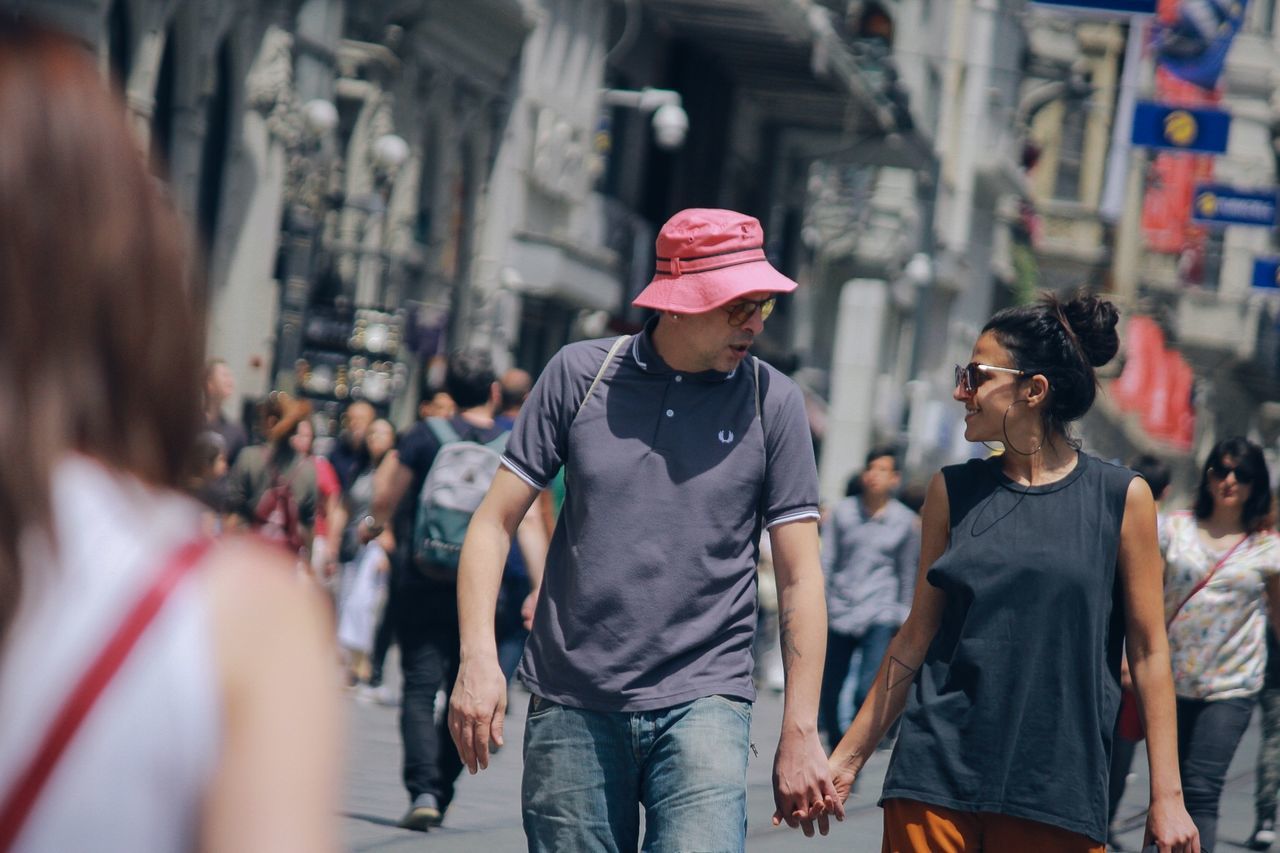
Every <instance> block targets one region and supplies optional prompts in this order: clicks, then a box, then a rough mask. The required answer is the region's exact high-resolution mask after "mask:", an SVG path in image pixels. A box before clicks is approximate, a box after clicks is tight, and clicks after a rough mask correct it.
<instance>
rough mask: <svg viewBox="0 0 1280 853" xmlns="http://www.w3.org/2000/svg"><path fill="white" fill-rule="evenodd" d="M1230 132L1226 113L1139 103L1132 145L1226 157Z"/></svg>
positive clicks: (1229, 121) (1228, 114) (1134, 111)
mask: <svg viewBox="0 0 1280 853" xmlns="http://www.w3.org/2000/svg"><path fill="white" fill-rule="evenodd" d="M1230 130H1231V113H1228V112H1224V111H1222V110H1215V109H1207V108H1203V107H1196V108H1191V107H1175V106H1170V105H1169V104H1158V103H1155V102H1154V101H1139V102H1138V103H1137V105H1136V106H1135V107H1134V108H1133V134H1132V136H1131V137H1130V140H1129V141H1130V142H1132V143H1133V144H1134V145H1141V146H1146V147H1148V148H1172V149H1174V150H1177V151H1200V152H1203V153H1207V154H1222V153H1225V152H1226V150H1227V134H1228V133H1229V132H1230Z"/></svg>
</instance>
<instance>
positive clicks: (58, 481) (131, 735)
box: [0, 457, 222, 853]
mask: <svg viewBox="0 0 1280 853" xmlns="http://www.w3.org/2000/svg"><path fill="white" fill-rule="evenodd" d="M52 504H53V521H54V530H55V541H56V542H57V549H56V556H55V552H54V551H53V550H51V549H50V548H49V547H48V546H47V543H36V542H34V541H30V539H34V537H31V538H30V539H29V540H28V541H25V542H24V543H23V557H22V559H23V570H24V571H23V574H24V583H25V588H24V590H23V598H22V604H21V606H20V608H19V610H18V616H17V619H16V621H15V623H14V625H13V628H12V630H11V632H10V635H9V637H8V640H7V642H6V644H5V647H4V652H3V658H0V797H2V796H5V793H6V792H8V791H9V790H10V789H11V788H12V785H13V782H14V778H15V776H16V775H17V774H18V773H19V772H21V770H22V769H24V768H25V767H26V766H27V762H28V761H29V760H30V757H31V755H32V753H33V752H34V751H35V749H36V748H37V746H38V744H39V743H40V741H41V739H42V738H43V737H44V735H45V732H46V731H47V728H48V724H49V722H50V720H51V718H52V717H53V716H54V715H55V714H56V713H57V712H58V711H59V710H60V709H61V708H62V705H63V702H64V699H65V697H66V696H67V694H68V693H69V692H70V691H71V689H72V687H73V685H74V684H75V682H77V681H78V680H79V678H80V677H81V675H82V674H83V673H84V671H85V669H86V668H87V667H88V665H89V662H90V661H91V660H92V658H93V656H94V655H95V654H97V653H98V652H99V651H100V649H101V647H102V645H103V644H104V643H105V642H106V641H107V639H108V638H109V637H111V636H112V635H113V634H114V632H115V631H116V629H117V628H118V627H119V625H120V623H121V621H122V620H123V618H124V616H125V614H126V613H127V612H128V610H129V609H130V608H131V607H132V606H133V604H134V603H136V601H137V600H138V597H139V596H140V595H141V594H142V592H143V591H144V590H145V589H146V587H147V585H148V584H149V582H150V581H151V580H152V579H153V578H154V577H155V574H156V572H158V571H159V570H160V569H161V568H163V566H164V563H165V561H166V559H167V558H168V557H169V555H170V554H172V552H173V551H174V550H175V549H176V548H177V547H179V546H180V545H181V544H182V543H184V542H187V541H189V540H190V539H191V538H192V537H194V536H195V535H196V533H197V531H198V529H199V509H198V507H197V506H196V505H195V504H194V503H193V502H190V501H188V500H187V499H185V498H183V497H180V496H178V495H175V494H172V493H167V492H157V491H154V490H151V489H148V488H146V487H144V486H142V485H141V484H139V483H138V482H137V481H135V480H132V479H130V478H127V477H122V476H119V475H117V474H114V473H112V472H110V471H109V470H108V469H107V468H105V467H104V466H102V465H101V464H99V463H97V462H93V461H90V460H88V459H86V458H85V457H71V458H68V459H67V460H65V461H63V462H62V463H60V464H59V465H58V467H57V470H56V472H55V475H54V478H53V492H52ZM221 729H222V720H221V711H220V708H219V695H218V686H217V672H216V669H215V662H214V650H213V641H212V634H211V628H210V618H209V613H208V604H207V601H206V597H205V593H204V584H203V583H202V582H201V573H200V572H199V571H196V572H193V573H192V574H190V575H188V576H187V578H186V579H185V580H183V581H182V582H181V584H180V586H179V587H178V588H177V589H175V590H174V591H173V593H172V594H171V595H170V597H169V599H168V601H167V602H166V603H165V605H164V608H163V609H162V610H161V611H160V612H159V613H158V614H157V616H156V618H155V620H154V621H153V622H152V623H151V625H150V626H149V627H148V628H147V630H146V632H145V633H144V634H143V635H142V637H141V638H140V640H139V641H138V643H137V645H136V646H134V648H133V651H132V652H131V654H130V655H129V658H128V659H127V660H126V661H125V663H124V665H123V666H122V667H121V669H120V671H119V672H118V673H117V675H116V677H115V679H114V680H113V681H112V682H111V684H110V685H108V687H107V688H106V690H104V691H103V693H102V695H101V696H100V698H99V699H98V702H97V704H96V705H95V706H94V707H93V710H92V711H91V712H90V714H89V716H88V717H87V718H86V719H85V721H84V723H83V724H82V726H81V728H80V729H79V731H78V733H77V734H76V736H75V737H74V739H73V740H72V741H71V742H70V743H69V744H68V746H67V749H66V751H65V752H64V753H63V755H62V758H61V760H60V762H59V763H58V765H57V768H56V769H55V770H54V772H53V775H52V776H50V778H49V781H48V784H47V785H46V786H45V788H44V791H43V793H42V794H41V796H40V799H39V800H38V801H37V803H36V805H35V807H34V809H33V810H32V811H31V813H30V816H29V818H28V820H27V823H26V825H25V827H24V829H23V830H22V834H21V835H20V836H19V837H18V841H17V846H16V850H18V851H24V853H34V851H40V852H41V853H43V852H44V851H51V852H52V851H58V853H61V852H62V851H71V850H94V851H101V853H107V852H108V851H121V853H124V852H125V851H128V853H137V851H148V853H164V851H180V850H193V849H195V847H196V846H197V844H196V842H197V839H198V838H199V820H200V808H201V804H202V801H203V798H204V794H205V791H206V789H207V787H208V784H209V781H210V779H211V776H212V773H213V770H214V765H215V761H216V757H217V753H218V745H219V740H220V737H221Z"/></svg>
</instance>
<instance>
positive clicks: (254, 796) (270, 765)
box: [200, 539, 342, 853]
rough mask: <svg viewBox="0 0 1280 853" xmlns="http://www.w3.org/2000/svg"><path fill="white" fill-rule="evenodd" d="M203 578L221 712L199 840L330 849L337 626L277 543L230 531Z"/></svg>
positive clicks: (336, 741) (236, 849) (333, 846)
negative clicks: (217, 746)
mask: <svg viewBox="0 0 1280 853" xmlns="http://www.w3.org/2000/svg"><path fill="white" fill-rule="evenodd" d="M207 585H208V586H207V588H208V593H209V600H210V613H211V619H212V625H213V640H214V651H215V654H216V658H217V676H218V681H219V686H220V688H221V689H220V697H221V701H222V719H223V721H224V725H223V732H222V743H221V745H220V750H219V754H218V765H217V768H216V770H215V775H214V778H213V781H212V785H211V787H210V790H209V792H208V795H207V797H206V801H205V807H204V814H203V821H202V826H201V833H202V838H201V844H200V849H202V850H205V851H210V853H258V851H261V853H292V851H297V853H311V852H312V851H315V853H330V851H336V850H337V849H338V847H337V842H338V826H337V820H336V818H335V815H336V814H337V810H338V808H339V807H340V805H341V781H340V776H341V771H340V764H341V761H340V756H341V753H342V747H341V743H342V726H341V723H340V720H341V715H340V703H339V693H338V682H337V670H336V668H335V665H334V661H335V660H336V655H335V649H334V648H333V636H334V630H333V625H332V622H331V620H330V619H329V617H328V613H327V610H326V608H325V607H324V605H323V604H322V602H321V599H320V596H319V593H318V592H317V591H316V589H315V587H314V586H312V585H311V584H308V583H303V582H300V581H299V580H298V579H297V576H296V575H295V574H294V572H293V564H292V562H291V561H290V560H289V559H288V558H287V557H286V556H285V555H284V554H283V553H281V552H278V551H277V550H276V549H274V548H270V547H267V546H264V545H262V544H259V543H257V542H253V541H250V540H247V539H233V540H228V541H227V542H226V543H225V544H223V545H220V546H219V547H218V550H217V551H216V552H215V554H214V555H213V556H212V557H211V558H210V566H209V573H208V576H207Z"/></svg>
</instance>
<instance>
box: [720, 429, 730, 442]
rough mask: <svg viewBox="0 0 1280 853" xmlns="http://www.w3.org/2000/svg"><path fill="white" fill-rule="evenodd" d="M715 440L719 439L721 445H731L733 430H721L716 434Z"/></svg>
mask: <svg viewBox="0 0 1280 853" xmlns="http://www.w3.org/2000/svg"><path fill="white" fill-rule="evenodd" d="M716 438H718V439H720V443H721V444H733V430H731V429H722V430H720V431H719V432H718V433H716Z"/></svg>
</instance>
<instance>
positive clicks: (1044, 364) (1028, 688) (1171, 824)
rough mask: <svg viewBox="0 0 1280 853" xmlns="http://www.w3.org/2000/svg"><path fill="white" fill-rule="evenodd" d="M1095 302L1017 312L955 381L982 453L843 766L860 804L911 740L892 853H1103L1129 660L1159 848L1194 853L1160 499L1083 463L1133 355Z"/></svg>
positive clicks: (1103, 466) (948, 509)
mask: <svg viewBox="0 0 1280 853" xmlns="http://www.w3.org/2000/svg"><path fill="white" fill-rule="evenodd" d="M1117 320H1118V315H1117V312H1116V309H1115V307H1114V306H1113V305H1112V304H1111V303H1109V302H1107V301H1105V300H1102V299H1099V298H1097V297H1094V296H1090V295H1087V294H1086V295H1079V296H1076V297H1075V298H1073V299H1070V300H1069V301H1066V302H1060V301H1059V300H1058V299H1056V298H1054V297H1053V296H1045V297H1044V298H1043V299H1041V300H1040V301H1038V302H1036V303H1034V304H1030V305H1023V306H1018V307H1014V308H1008V309H1005V310H1003V311H1001V312H999V313H998V314H996V315H995V316H994V317H992V318H991V320H990V321H988V323H987V324H986V326H985V327H984V328H983V330H982V334H981V336H980V337H979V338H978V341H977V343H976V344H975V345H974V347H973V354H972V357H971V361H970V362H969V363H968V364H966V365H964V366H963V367H961V366H957V367H956V373H955V375H956V387H955V392H954V397H955V399H956V401H958V402H960V403H963V404H964V406H965V411H966V414H965V419H964V423H965V427H964V429H965V438H966V439H968V440H969V441H974V442H988V441H999V442H1001V443H1003V445H1004V448H1005V452H1004V453H1003V454H1001V455H999V456H997V457H993V458H989V459H982V460H979V459H971V460H970V461H968V462H967V463H965V464H963V465H952V466H948V467H946V468H943V469H942V471H941V472H940V473H938V474H937V475H935V476H934V478H933V480H932V482H931V483H930V484H929V490H928V496H927V498H926V500H925V504H924V511H923V522H922V523H923V533H922V537H923V538H922V549H921V554H920V577H919V582H918V583H917V584H916V591H915V598H914V601H913V603H912V608H911V613H910V616H909V617H908V618H907V621H906V622H905V624H903V626H902V628H901V630H899V632H898V633H897V635H896V636H895V637H894V639H893V640H892V642H891V643H890V644H889V649H888V652H887V653H886V655H885V659H884V662H883V663H882V664H881V666H880V670H879V673H878V675H877V678H876V682H875V685H874V686H873V687H872V689H871V693H870V695H869V696H868V697H867V700H866V702H865V703H864V704H863V705H862V709H861V711H860V712H859V713H858V716H857V718H856V719H855V720H854V722H853V724H852V725H851V726H850V727H849V730H848V731H847V732H846V733H845V735H844V737H843V738H842V739H841V741H840V743H839V745H838V746H837V747H836V748H835V750H834V751H833V753H832V756H831V763H832V771H833V778H834V779H835V780H836V781H837V788H838V790H839V792H840V793H841V794H842V795H844V796H847V795H848V792H849V790H850V788H851V786H852V784H853V781H854V778H855V777H856V776H857V774H858V772H859V770H861V768H862V766H863V764H864V762H865V761H866V760H867V757H868V756H870V755H871V754H872V752H873V751H874V750H875V747H876V744H877V743H879V741H880V738H881V737H883V736H884V733H885V732H886V731H887V730H888V728H889V726H890V725H891V724H892V722H893V721H894V720H895V719H897V718H898V717H899V715H901V717H902V722H901V731H900V734H899V736H898V741H897V743H896V745H895V747H894V752H893V756H892V758H891V759H890V762H889V770H888V773H887V775H886V777H885V782H884V792H883V795H882V800H881V805H882V806H883V808H884V821H885V834H884V843H883V850H885V851H893V853H897V852H898V851H926V850H983V849H985V850H1036V851H1042V853H1043V851H1064V853H1065V851H1073V853H1074V851H1081V853H1083V851H1099V853H1101V851H1103V850H1104V844H1105V840H1106V833H1107V774H1108V768H1109V759H1110V752H1111V738H1112V730H1113V726H1114V724H1115V719H1116V711H1117V708H1118V705H1119V701H1120V656H1121V650H1122V648H1124V646H1125V642H1126V639H1127V642H1128V653H1129V667H1130V670H1131V672H1132V675H1133V682H1134V685H1135V687H1136V689H1137V692H1138V695H1139V697H1140V701H1141V706H1142V711H1143V718H1144V720H1145V722H1146V726H1147V731H1148V733H1149V741H1148V752H1149V756H1150V762H1151V780H1152V782H1151V809H1150V813H1149V816H1148V819H1147V836H1148V837H1147V841H1148V842H1151V841H1154V842H1155V843H1156V845H1157V847H1158V849H1159V850H1161V851H1181V852H1182V853H1193V851H1197V850H1198V849H1199V846H1198V843H1197V835H1196V828H1195V826H1194V824H1193V823H1192V821H1191V818H1190V817H1189V816H1188V815H1187V810H1186V808H1185V807H1184V805H1183V802H1182V792H1181V785H1180V782H1179V776H1178V750H1177V723H1176V718H1175V712H1174V694H1173V682H1172V680H1171V678H1170V671H1169V650H1168V645H1167V641H1166V638H1165V631H1164V617H1163V608H1162V606H1161V572H1162V566H1161V561H1160V551H1159V547H1158V544H1157V538H1156V512H1155V503H1154V501H1153V500H1152V497H1151V489H1150V488H1149V487H1148V486H1147V484H1146V483H1145V482H1144V481H1143V480H1142V479H1141V478H1140V477H1137V476H1135V475H1134V473H1133V472H1132V471H1130V470H1129V469H1127V468H1121V467H1119V466H1116V465H1112V464H1110V463H1107V462H1103V461H1101V460H1099V459H1096V458H1094V457H1092V456H1089V455H1088V454H1086V453H1083V452H1081V451H1080V450H1079V447H1078V443H1077V442H1076V441H1074V440H1073V439H1072V437H1071V433H1070V430H1069V427H1070V424H1071V423H1072V422H1073V421H1075V420H1077V419H1078V418H1080V417H1081V416H1083V415H1084V414H1085V413H1086V412H1087V411H1088V410H1089V407H1090V406H1091V405H1092V404H1093V401H1094V397H1095V395H1096V394H1097V377H1096V375H1095V372H1094V369H1095V368H1096V367H1099V366H1101V365H1103V364H1106V363H1107V362H1108V361H1110V360H1111V359H1112V358H1113V357H1114V356H1115V354H1116V350H1117V348H1118V347H1119V339H1118V337H1117V335H1116V322H1117Z"/></svg>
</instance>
